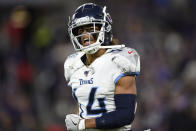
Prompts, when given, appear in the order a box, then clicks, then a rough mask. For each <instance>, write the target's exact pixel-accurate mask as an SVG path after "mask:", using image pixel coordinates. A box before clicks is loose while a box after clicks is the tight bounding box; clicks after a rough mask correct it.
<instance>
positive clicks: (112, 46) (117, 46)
mask: <svg viewBox="0 0 196 131" xmlns="http://www.w3.org/2000/svg"><path fill="white" fill-rule="evenodd" d="M122 47H125V45H110V46H100V47H99V48H102V49H107V48H122Z"/></svg>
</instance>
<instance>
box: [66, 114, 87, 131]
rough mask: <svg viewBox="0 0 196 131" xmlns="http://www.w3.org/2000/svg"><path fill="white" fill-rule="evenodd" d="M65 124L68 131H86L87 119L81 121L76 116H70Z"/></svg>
mask: <svg viewBox="0 0 196 131" xmlns="http://www.w3.org/2000/svg"><path fill="white" fill-rule="evenodd" d="M65 124H66V127H67V130H68V131H79V130H84V129H85V119H81V118H80V117H79V116H78V115H76V114H69V115H67V116H66V118H65Z"/></svg>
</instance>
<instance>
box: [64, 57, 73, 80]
mask: <svg viewBox="0 0 196 131" xmlns="http://www.w3.org/2000/svg"><path fill="white" fill-rule="evenodd" d="M71 64H72V61H71V59H70V58H69V57H67V59H66V60H65V63H64V76H65V79H66V81H67V82H69V80H70V77H71V68H72V67H71Z"/></svg>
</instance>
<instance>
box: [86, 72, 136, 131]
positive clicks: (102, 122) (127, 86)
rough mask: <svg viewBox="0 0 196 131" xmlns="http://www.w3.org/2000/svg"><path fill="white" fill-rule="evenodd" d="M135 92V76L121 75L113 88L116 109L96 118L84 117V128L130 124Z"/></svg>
mask: <svg viewBox="0 0 196 131" xmlns="http://www.w3.org/2000/svg"><path fill="white" fill-rule="evenodd" d="M136 93H137V92H136V84H135V77H134V76H124V77H121V78H120V79H119V80H118V82H117V83H116V88H115V104H116V110H115V111H113V112H109V113H105V114H103V116H102V117H99V118H96V119H86V120H85V128H99V129H112V128H119V127H122V126H124V125H127V124H130V123H131V122H132V121H133V119H134V112H135V104H136V100H135V99H136Z"/></svg>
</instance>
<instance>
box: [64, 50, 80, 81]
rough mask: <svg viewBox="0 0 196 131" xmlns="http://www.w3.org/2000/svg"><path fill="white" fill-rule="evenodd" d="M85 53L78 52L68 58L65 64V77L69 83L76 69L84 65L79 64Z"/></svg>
mask: <svg viewBox="0 0 196 131" xmlns="http://www.w3.org/2000/svg"><path fill="white" fill-rule="evenodd" d="M83 55H84V53H82V52H78V53H74V54H72V55H70V56H68V57H67V59H66V60H65V62H64V76H65V79H66V80H67V81H69V80H70V77H71V75H72V74H73V72H74V71H75V69H77V68H79V67H81V66H82V65H81V64H80V63H79V62H80V58H81V56H83Z"/></svg>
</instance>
